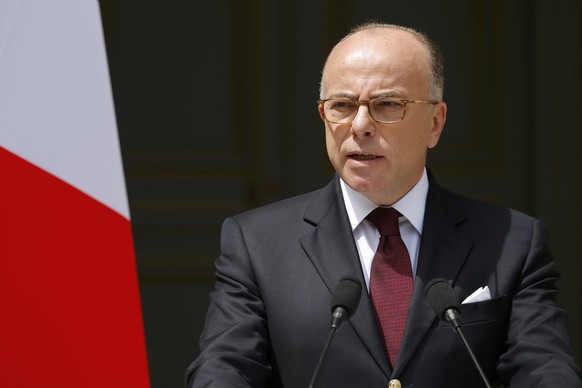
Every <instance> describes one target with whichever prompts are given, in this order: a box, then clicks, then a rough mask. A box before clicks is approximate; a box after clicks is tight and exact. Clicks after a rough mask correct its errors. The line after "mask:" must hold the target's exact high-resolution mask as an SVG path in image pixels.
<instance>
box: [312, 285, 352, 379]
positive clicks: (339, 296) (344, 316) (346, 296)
mask: <svg viewBox="0 0 582 388" xmlns="http://www.w3.org/2000/svg"><path fill="white" fill-rule="evenodd" d="M361 293H362V283H360V281H359V280H358V279H356V278H353V277H350V276H348V277H345V278H343V279H342V280H340V282H339V283H338V285H337V286H336V287H335V290H334V292H333V297H332V299H331V313H332V321H331V330H330V332H329V337H328V338H327V341H326V342H325V346H324V347H323V351H322V352H321V356H320V357H319V361H318V362H317V366H316V367H315V371H314V372H313V376H312V377H311V382H310V383H309V388H313V385H314V384H315V379H316V378H317V375H318V373H319V369H320V368H321V365H322V364H323V360H324V358H325V355H326V354H327V349H328V348H329V345H330V344H331V340H332V339H333V336H334V335H335V332H336V330H337V329H338V328H339V327H340V326H341V324H342V323H344V322H345V321H347V320H348V319H349V318H350V317H351V316H352V315H354V313H355V312H356V310H357V308H358V304H359V303H360V295H361Z"/></svg>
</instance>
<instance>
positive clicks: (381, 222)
mask: <svg viewBox="0 0 582 388" xmlns="http://www.w3.org/2000/svg"><path fill="white" fill-rule="evenodd" d="M398 217H400V213H398V211H397V210H396V209H394V208H391V207H390V208H388V207H377V208H376V209H374V210H373V211H372V212H371V213H370V214H368V216H367V217H366V218H367V219H368V220H369V221H370V222H371V223H372V224H374V226H375V227H376V229H378V232H380V235H381V236H388V235H398V236H400V229H399V228H398Z"/></svg>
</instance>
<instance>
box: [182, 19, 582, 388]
mask: <svg viewBox="0 0 582 388" xmlns="http://www.w3.org/2000/svg"><path fill="white" fill-rule="evenodd" d="M442 91H443V75H442V60H441V59H440V54H439V53H438V50H437V49H436V47H435V46H434V45H433V44H432V43H431V42H430V41H429V40H428V39H427V38H426V37H425V36H423V35H421V34H419V33H417V32H415V31H413V30H410V29H407V28H403V27H398V26H393V25H382V24H370V25H365V26H362V27H360V28H359V29H356V30H355V31H354V32H352V33H351V34H349V35H348V36H347V37H346V38H344V39H343V40H342V41H341V42H340V43H338V44H337V45H336V47H334V49H333V50H332V52H331V54H330V55H329V57H328V59H327V62H326V64H325V67H324V71H323V75H322V81H321V96H320V98H321V100H320V102H319V113H320V115H321V118H322V119H323V121H324V123H325V133H326V145H327V151H328V155H329V158H330V160H331V163H332V164H333V166H334V168H335V170H336V171H337V175H338V176H336V177H335V179H334V180H333V181H332V182H331V183H330V184H329V185H328V186H327V187H325V188H323V189H322V190H319V191H316V192H314V193H310V194H306V195H303V196H300V197H297V198H292V199H289V200H286V201H282V202H279V203H275V204H272V205H269V206H266V207H263V208H260V209H255V210H253V211H250V212H247V213H245V214H242V215H239V216H236V217H233V218H229V219H227V220H226V221H225V223H224V226H223V231H222V254H221V256H220V257H219V258H218V260H217V261H216V269H217V273H216V276H217V283H216V288H215V290H214V291H213V292H212V293H211V296H210V298H211V303H210V307H209V311H208V316H207V321H206V327H205V330H204V333H203V334H202V338H201V340H200V346H201V354H200V356H199V358H198V359H197V360H196V361H195V362H194V363H193V364H192V365H191V366H190V368H189V370H188V375H187V379H188V386H189V387H229V388H233V387H254V388H256V387H263V386H265V387H307V386H308V384H309V381H310V379H311V376H312V373H313V371H314V369H315V365H316V364H317V361H318V358H319V356H320V353H321V351H322V348H323V345H324V343H325V340H326V338H327V335H328V333H329V329H330V320H331V316H330V303H331V299H332V292H333V290H334V288H335V287H336V285H337V284H338V282H339V281H340V280H341V279H342V278H344V277H346V276H352V277H356V278H358V279H360V281H361V282H362V284H363V285H364V290H365V291H364V292H363V293H362V295H361V298H360V302H359V307H358V310H357V311H356V312H355V314H354V315H353V316H352V317H351V318H350V320H349V321H348V322H347V323H346V324H344V326H342V327H341V328H340V329H339V330H338V332H337V334H336V336H335V338H334V342H333V343H332V345H331V347H330V349H329V353H328V356H327V358H326V360H325V363H324V364H323V366H322V368H321V370H320V372H319V375H318V378H317V383H316V386H320V387H366V388H368V387H378V388H380V387H387V386H389V384H391V385H390V386H391V387H393V386H394V387H397V386H402V387H415V388H425V387H441V386H442V387H463V388H466V387H478V386H482V384H483V383H482V381H481V379H480V376H479V374H478V372H477V369H476V368H475V367H474V365H473V364H472V362H471V359H470V358H469V356H468V354H467V351H466V349H465V348H464V347H463V344H462V341H461V339H460V338H458V335H457V334H456V333H454V332H453V331H452V330H451V329H450V328H449V327H448V325H447V323H444V322H442V321H441V320H440V319H439V318H438V317H436V315H435V313H434V312H433V310H432V309H431V307H430V305H429V303H428V302H427V298H426V296H425V293H424V287H425V285H426V284H427V283H428V282H429V281H430V280H432V279H434V278H444V279H447V280H449V281H450V282H451V284H452V285H453V287H454V292H455V294H456V295H457V296H458V297H459V298H460V300H464V299H466V298H467V297H468V296H469V295H470V294H472V293H473V292H474V291H475V290H478V289H479V288H481V287H486V289H485V291H483V292H482V294H484V295H485V296H483V297H482V298H481V299H485V300H479V299H477V300H478V301H474V302H473V303H464V304H463V305H462V307H461V317H462V319H463V322H464V326H463V328H464V330H463V331H464V334H465V336H466V337H467V339H468V342H469V343H470V344H471V346H472V348H473V350H474V352H475V354H476V355H477V358H478V359H479V361H480V363H481V365H482V367H483V370H484V372H485V374H486V375H487V378H488V379H489V380H490V382H491V383H492V385H494V386H502V385H505V386H511V387H530V388H531V387H553V386H560V387H562V388H563V387H582V382H581V377H580V376H581V375H582V373H581V372H580V370H579V369H578V367H577V366H576V365H575V364H574V361H573V357H572V355H571V350H570V348H569V345H568V338H567V334H566V329H565V320H566V317H565V312H564V311H563V310H561V309H560V308H559V307H557V306H556V303H555V293H556V289H555V286H554V283H555V281H556V280H557V274H556V273H555V272H554V270H553V261H552V258H551V256H550V253H549V251H548V247H547V243H546V237H545V229H544V225H543V223H542V222H541V221H539V220H535V219H532V218H530V217H528V216H526V215H524V214H521V213H518V212H516V211H513V210H508V209H503V208H498V207H495V206H492V205H487V204H483V203H479V202H476V201H473V200H470V199H467V198H463V197H460V196H457V195H454V194H452V193H450V192H448V191H446V190H444V189H442V188H441V187H439V186H438V184H437V183H436V182H435V180H434V178H433V177H432V175H431V174H430V172H427V170H426V168H425V163H426V154H427V150H428V149H429V148H433V147H435V146H436V144H437V142H438V140H439V137H440V135H441V132H442V129H443V126H444V123H445V119H446V112H447V107H446V104H445V103H444V102H442ZM390 207H392V208H393V209H395V210H396V211H397V212H398V213H394V211H392V210H388V211H389V212H392V213H391V214H395V216H390V217H396V218H394V221H393V222H395V223H396V222H397V226H396V229H397V232H396V233H393V232H391V233H392V234H393V235H394V234H395V235H397V236H396V237H394V238H395V239H396V240H393V241H394V244H396V245H395V246H397V247H396V248H386V247H385V246H384V243H383V242H382V241H388V239H389V237H385V235H386V234H387V233H386V232H382V233H383V234H382V235H380V232H379V230H382V229H383V227H382V226H379V224H378V222H380V223H381V222H383V221H382V220H384V219H387V216H386V217H385V216H381V217H380V218H379V219H376V218H374V217H375V216H373V215H371V213H372V212H373V211H374V213H375V212H376V211H375V208H390ZM380 211H382V212H383V211H387V210H385V209H383V210H380ZM378 220H379V221H378ZM396 220H397V221H396ZM382 239H386V240H382ZM386 244H388V245H386V246H388V247H389V246H390V244H389V243H386ZM398 244H400V245H398ZM402 244H404V245H402ZM404 246H405V248H402V247H404ZM394 250H396V251H398V252H399V253H398V254H394V253H391V252H392V251H394ZM382 257H384V258H385V259H382ZM392 257H394V259H391V258H392ZM403 258H404V260H403ZM382 260H384V261H382ZM390 260H400V261H399V262H398V263H399V264H398V265H402V270H400V269H397V270H394V268H393V267H392V269H390V268H389V266H390V265H393V264H387V265H388V267H383V268H388V269H387V270H386V271H388V272H384V274H382V272H378V271H379V270H378V268H379V266H381V265H382V264H379V263H382V262H387V263H390ZM393 266H394V265H393ZM390 271H392V272H390ZM379 273H380V275H379ZM394 284H398V285H399V286H398V287H396V288H392V289H391V288H390V287H393V286H394ZM383 287H387V288H383ZM386 290H388V291H386ZM487 291H488V292H487ZM401 293H402V294H401ZM393 296H396V298H395V299H396V300H392V299H390V298H391V297H393ZM383 298H384V299H383ZM386 299H390V300H388V301H387V300H386ZM469 301H470V300H468V301H467V302H469ZM385 303H387V304H385ZM385 306H389V308H384V307H385ZM392 309H394V311H391V310H392ZM386 310H388V313H386ZM396 311H397V312H396ZM399 322H400V323H399ZM399 325H400V326H399Z"/></svg>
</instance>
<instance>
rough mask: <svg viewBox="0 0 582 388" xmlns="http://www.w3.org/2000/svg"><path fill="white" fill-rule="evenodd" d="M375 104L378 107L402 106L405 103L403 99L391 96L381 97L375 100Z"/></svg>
mask: <svg viewBox="0 0 582 388" xmlns="http://www.w3.org/2000/svg"><path fill="white" fill-rule="evenodd" d="M374 105H375V107H376V108H378V109H390V108H400V107H402V106H403V105H404V104H403V103H402V102H401V101H398V100H394V99H391V98H379V99H377V100H375V101H374Z"/></svg>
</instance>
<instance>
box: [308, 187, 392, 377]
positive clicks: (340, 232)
mask: <svg viewBox="0 0 582 388" xmlns="http://www.w3.org/2000/svg"><path fill="white" fill-rule="evenodd" d="M305 220H306V221H307V222H309V223H312V224H313V225H314V226H315V228H314V229H313V231H312V232H311V233H309V234H307V235H306V236H304V237H303V238H302V239H301V245H302V246H303V249H304V250H305V252H306V253H307V256H308V257H309V259H310V260H311V262H312V263H313V265H314V267H315V268H316V269H317V271H318V273H319V275H320V276H321V278H322V280H323V282H324V283H325V284H326V286H327V288H328V289H329V290H330V293H333V290H334V289H335V287H336V285H337V284H338V283H339V281H340V280H341V279H342V278H343V277H345V276H354V277H356V278H358V279H360V281H361V283H362V286H363V287H364V290H363V292H362V295H361V297H360V304H359V306H358V310H357V311H356V313H355V315H354V316H353V317H352V318H350V320H349V324H351V325H352V327H353V328H354V330H355V331H356V333H357V334H358V336H359V337H360V339H361V340H362V342H363V343H364V345H365V346H366V348H367V349H368V351H369V352H370V353H371V354H372V356H373V357H374V359H375V360H376V363H377V364H378V366H379V367H380V368H381V370H382V371H383V372H384V374H385V375H386V376H387V377H388V376H390V374H391V370H390V366H389V364H388V361H387V358H386V354H385V353H384V349H383V347H382V340H381V339H380V336H379V333H378V329H377V325H376V320H375V317H374V312H373V310H372V305H371V301H370V297H369V294H368V292H366V291H365V281H364V277H363V275H362V268H361V265H360V260H359V256H358V251H357V248H356V245H355V242H354V237H353V233H352V230H351V226H350V222H349V219H348V216H347V213H346V210H345V206H344V204H343V198H342V194H341V189H340V187H339V182H338V179H337V177H336V179H334V181H333V182H331V183H330V184H329V185H328V186H327V187H326V188H324V189H323V190H322V191H321V193H320V195H319V197H318V198H316V200H315V201H314V202H313V204H312V206H311V207H310V208H309V209H308V211H307V212H306V214H305Z"/></svg>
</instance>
